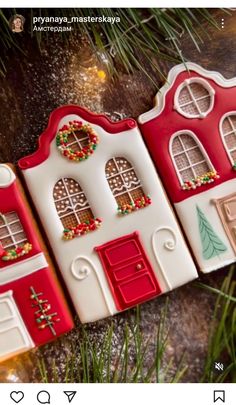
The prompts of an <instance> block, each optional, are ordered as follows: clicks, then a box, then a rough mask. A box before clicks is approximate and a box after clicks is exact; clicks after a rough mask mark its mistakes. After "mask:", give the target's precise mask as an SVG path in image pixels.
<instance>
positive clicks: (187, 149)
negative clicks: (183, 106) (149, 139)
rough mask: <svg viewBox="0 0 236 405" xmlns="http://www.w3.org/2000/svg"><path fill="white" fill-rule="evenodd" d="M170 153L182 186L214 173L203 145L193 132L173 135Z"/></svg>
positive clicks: (186, 131)
mask: <svg viewBox="0 0 236 405" xmlns="http://www.w3.org/2000/svg"><path fill="white" fill-rule="evenodd" d="M169 151H170V155H171V158H172V162H173V165H174V167H175V170H176V173H177V176H178V179H179V181H180V184H181V185H183V184H184V182H186V181H190V180H192V179H195V178H196V177H198V176H202V175H205V174H206V173H208V172H209V171H214V167H213V165H212V163H211V161H210V159H209V156H208V155H207V153H206V151H205V149H204V147H203V145H202V144H201V142H200V141H199V139H198V138H197V136H196V135H195V134H194V133H193V132H192V131H189V130H185V131H178V132H176V133H175V134H173V135H172V137H171V139H170V144H169Z"/></svg>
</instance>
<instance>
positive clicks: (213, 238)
mask: <svg viewBox="0 0 236 405" xmlns="http://www.w3.org/2000/svg"><path fill="white" fill-rule="evenodd" d="M196 208H197V216H198V225H199V232H200V237H201V242H202V254H203V257H204V259H205V260H209V259H211V258H212V257H215V256H219V255H220V254H221V253H222V252H225V251H226V250H227V248H226V246H225V245H224V243H223V242H222V241H221V240H220V238H219V237H218V236H217V235H216V233H215V231H214V230H213V228H212V226H211V224H210V223H209V222H208V220H207V218H206V216H205V215H204V213H203V212H202V210H201V209H200V208H199V207H198V206H196Z"/></svg>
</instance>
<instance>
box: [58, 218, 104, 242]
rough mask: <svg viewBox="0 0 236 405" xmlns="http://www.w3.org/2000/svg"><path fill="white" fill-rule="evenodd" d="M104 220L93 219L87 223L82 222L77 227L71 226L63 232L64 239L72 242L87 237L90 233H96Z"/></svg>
mask: <svg viewBox="0 0 236 405" xmlns="http://www.w3.org/2000/svg"><path fill="white" fill-rule="evenodd" d="M101 222H102V220H101V219H100V218H91V219H89V220H88V221H86V222H82V223H80V224H78V225H76V226H70V227H68V228H66V229H64V231H63V239H65V240H71V239H74V238H75V237H77V236H82V235H85V234H87V233H89V232H92V231H95V230H96V229H98V228H99V227H100V226H101Z"/></svg>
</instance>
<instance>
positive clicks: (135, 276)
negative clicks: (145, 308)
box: [95, 232, 161, 310]
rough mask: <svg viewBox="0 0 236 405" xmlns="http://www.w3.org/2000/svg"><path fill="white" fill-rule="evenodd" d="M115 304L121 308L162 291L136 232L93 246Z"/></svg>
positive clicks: (142, 300)
mask: <svg viewBox="0 0 236 405" xmlns="http://www.w3.org/2000/svg"><path fill="white" fill-rule="evenodd" d="M95 250H96V251H97V252H98V254H99V256H100V260H101V262H102V265H103V268H104V270H105V272H106V275H107V278H108V281H109V285H110V288H111V291H112V294H113V297H114V300H115V303H116V306H117V309H119V310H124V309H127V308H129V307H132V306H133V305H137V304H139V303H141V302H144V301H146V300H148V299H150V298H152V297H155V296H156V295H158V294H160V293H161V289H160V286H159V284H158V282H157V279H156V277H155V274H154V272H153V269H152V267H151V264H150V263H149V260H148V258H147V256H146V253H145V251H144V249H143V247H142V244H141V241H140V239H139V234H138V232H134V233H131V234H129V235H126V236H122V237H121V238H118V239H115V240H113V241H111V242H108V243H105V244H104V245H101V246H98V247H96V248H95Z"/></svg>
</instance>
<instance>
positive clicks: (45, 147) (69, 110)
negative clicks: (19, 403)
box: [18, 105, 137, 170]
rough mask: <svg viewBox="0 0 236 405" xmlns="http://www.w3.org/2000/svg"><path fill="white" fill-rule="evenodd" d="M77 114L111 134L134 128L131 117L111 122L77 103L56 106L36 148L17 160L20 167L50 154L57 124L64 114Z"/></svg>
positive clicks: (36, 162)
mask: <svg viewBox="0 0 236 405" xmlns="http://www.w3.org/2000/svg"><path fill="white" fill-rule="evenodd" d="M72 114H73V115H79V116H80V117H81V118H82V119H84V120H86V121H88V122H89V123H92V124H95V125H99V126H100V127H102V128H103V129H105V131H107V132H109V133H111V134H117V133H119V132H122V131H127V130H129V129H132V128H135V127H136V126H137V123H136V121H135V120H133V119H132V118H127V119H124V120H122V121H119V122H112V121H111V120H109V118H107V117H106V116H105V115H103V114H94V113H92V112H90V111H88V110H86V109H84V108H82V107H79V106H77V105H66V106H62V107H58V108H57V109H56V110H54V111H53V112H52V113H51V114H50V117H49V122H48V126H47V128H46V130H45V131H44V132H43V133H42V134H41V136H40V137H39V141H38V144H39V147H38V150H37V151H36V152H35V153H33V154H32V155H29V156H26V157H24V158H22V159H20V160H19V162H18V165H19V167H20V169H22V170H26V169H29V168H31V167H35V166H37V165H39V164H41V163H43V162H44V161H45V160H46V159H47V158H48V157H49V154H50V144H51V142H52V141H53V139H54V138H55V136H56V132H57V129H58V124H59V122H60V121H61V119H62V118H64V117H65V116H66V115H72Z"/></svg>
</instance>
